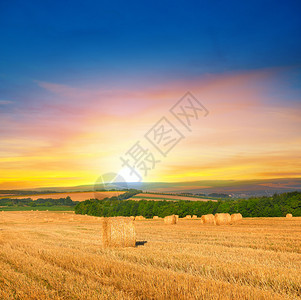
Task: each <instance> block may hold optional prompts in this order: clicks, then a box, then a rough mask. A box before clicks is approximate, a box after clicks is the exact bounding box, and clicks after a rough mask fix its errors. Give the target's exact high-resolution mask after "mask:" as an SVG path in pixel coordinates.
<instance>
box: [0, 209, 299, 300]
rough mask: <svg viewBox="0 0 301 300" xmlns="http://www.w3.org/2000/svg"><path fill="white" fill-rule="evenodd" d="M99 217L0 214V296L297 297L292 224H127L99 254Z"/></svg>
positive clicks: (296, 220)
mask: <svg viewBox="0 0 301 300" xmlns="http://www.w3.org/2000/svg"><path fill="white" fill-rule="evenodd" d="M101 224H102V220H101V218H96V217H90V216H80V215H74V214H73V213H61V212H60V213H58V212H0V299H298V298H301V218H292V219H286V218H250V219H243V220H242V221H239V223H237V224H235V225H229V226H213V225H202V224H201V223H200V220H199V219H198V220H183V219H181V220H180V221H179V223H178V224H177V225H165V224H164V223H163V220H145V221H135V226H136V231H137V240H138V246H137V247H136V248H123V249H103V248H102V245H101Z"/></svg>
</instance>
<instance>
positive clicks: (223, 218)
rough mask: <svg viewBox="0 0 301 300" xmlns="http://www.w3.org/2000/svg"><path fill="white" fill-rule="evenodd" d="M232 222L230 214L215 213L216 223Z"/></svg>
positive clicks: (225, 223)
mask: <svg viewBox="0 0 301 300" xmlns="http://www.w3.org/2000/svg"><path fill="white" fill-rule="evenodd" d="M230 223H231V216H230V214H228V213H227V214H223V213H222V214H215V224H216V225H228V224H230Z"/></svg>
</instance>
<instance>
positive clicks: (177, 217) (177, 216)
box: [175, 215, 179, 223]
mask: <svg viewBox="0 0 301 300" xmlns="http://www.w3.org/2000/svg"><path fill="white" fill-rule="evenodd" d="M175 217H176V219H177V223H178V221H179V215H175Z"/></svg>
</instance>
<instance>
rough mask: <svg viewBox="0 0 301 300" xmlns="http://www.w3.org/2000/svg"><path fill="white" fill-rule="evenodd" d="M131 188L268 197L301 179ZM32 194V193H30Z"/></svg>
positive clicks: (300, 185) (299, 184)
mask: <svg viewBox="0 0 301 300" xmlns="http://www.w3.org/2000/svg"><path fill="white" fill-rule="evenodd" d="M127 185H128V188H134V189H140V190H143V191H150V192H162V193H163V192H164V193H169V192H174V193H175V192H176V193H193V194H206V195H208V194H211V193H221V194H228V195H231V196H232V197H251V196H268V195H273V194H274V193H284V192H290V191H301V178H281V179H261V180H202V181H187V182H142V183H127ZM115 186H116V189H118V188H119V187H121V188H124V182H122V183H120V184H119V183H115ZM93 190H94V184H93V185H92V184H91V185H80V186H73V187H43V188H34V189H24V190H17V191H16V190H14V191H8V190H6V191H0V195H1V194H5V193H11V194H19V193H23V194H25V193H28V192H30V193H46V192H47V193H49V192H84V191H93ZM28 194H29V193H28Z"/></svg>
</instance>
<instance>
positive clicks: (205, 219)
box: [201, 214, 215, 225]
mask: <svg viewBox="0 0 301 300" xmlns="http://www.w3.org/2000/svg"><path fill="white" fill-rule="evenodd" d="M201 224H213V225H215V218H214V215H212V214H208V215H203V216H201Z"/></svg>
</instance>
